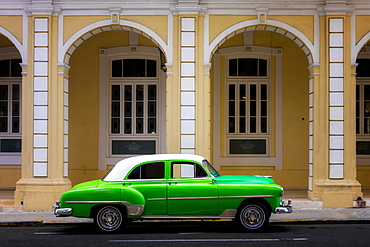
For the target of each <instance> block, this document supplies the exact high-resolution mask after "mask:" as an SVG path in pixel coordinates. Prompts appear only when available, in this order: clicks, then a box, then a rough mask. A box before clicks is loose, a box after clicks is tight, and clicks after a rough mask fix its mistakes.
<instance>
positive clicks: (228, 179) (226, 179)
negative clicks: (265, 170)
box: [215, 176, 275, 184]
mask: <svg viewBox="0 0 370 247" xmlns="http://www.w3.org/2000/svg"><path fill="white" fill-rule="evenodd" d="M215 180H216V181H217V183H251V184H275V181H274V180H272V179H271V178H268V177H263V176H219V177H216V178H215Z"/></svg>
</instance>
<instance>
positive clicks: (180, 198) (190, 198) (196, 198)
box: [168, 197, 218, 200]
mask: <svg viewBox="0 0 370 247" xmlns="http://www.w3.org/2000/svg"><path fill="white" fill-rule="evenodd" d="M204 199H218V197H173V198H168V200H204Z"/></svg>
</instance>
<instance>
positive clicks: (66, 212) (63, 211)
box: [53, 201, 73, 217]
mask: <svg viewBox="0 0 370 247" xmlns="http://www.w3.org/2000/svg"><path fill="white" fill-rule="evenodd" d="M53 212H54V214H55V216H57V217H63V216H71V215H72V212H73V209H72V208H60V201H57V202H56V204H55V205H54V206H53Z"/></svg>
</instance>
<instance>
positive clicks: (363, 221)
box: [269, 219, 370, 224]
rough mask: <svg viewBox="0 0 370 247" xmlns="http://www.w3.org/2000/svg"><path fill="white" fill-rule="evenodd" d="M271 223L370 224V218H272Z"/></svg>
mask: <svg viewBox="0 0 370 247" xmlns="http://www.w3.org/2000/svg"><path fill="white" fill-rule="evenodd" d="M269 223H270V224H370V219H301V220H276V221H274V220H271V221H270V222H269Z"/></svg>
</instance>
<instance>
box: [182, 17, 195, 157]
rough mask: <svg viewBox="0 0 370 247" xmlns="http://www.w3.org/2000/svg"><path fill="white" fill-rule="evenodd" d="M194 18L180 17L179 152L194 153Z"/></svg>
mask: <svg viewBox="0 0 370 247" xmlns="http://www.w3.org/2000/svg"><path fill="white" fill-rule="evenodd" d="M195 93H196V92H195V18H181V153H185V154H194V153H195V104H196V103H195Z"/></svg>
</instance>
